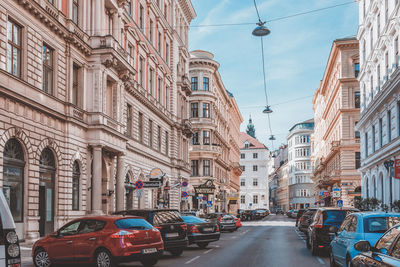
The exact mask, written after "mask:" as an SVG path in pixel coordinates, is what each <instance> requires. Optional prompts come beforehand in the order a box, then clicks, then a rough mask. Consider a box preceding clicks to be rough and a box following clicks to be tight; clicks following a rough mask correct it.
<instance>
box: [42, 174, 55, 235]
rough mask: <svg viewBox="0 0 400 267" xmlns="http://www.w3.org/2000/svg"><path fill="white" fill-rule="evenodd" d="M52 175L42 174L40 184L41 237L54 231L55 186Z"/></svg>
mask: <svg viewBox="0 0 400 267" xmlns="http://www.w3.org/2000/svg"><path fill="white" fill-rule="evenodd" d="M52 176H53V175H52V174H51V173H41V174H40V183H39V217H40V218H39V233H40V236H45V235H48V234H51V233H52V232H53V231H54V186H53V183H52V181H53V179H52Z"/></svg>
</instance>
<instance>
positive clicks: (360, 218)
mask: <svg viewBox="0 0 400 267" xmlns="http://www.w3.org/2000/svg"><path fill="white" fill-rule="evenodd" d="M398 223H400V213H384V212H358V213H352V214H350V215H348V216H347V217H346V218H345V219H344V221H343V223H342V225H341V226H340V228H339V229H338V230H337V229H333V228H332V232H336V233H335V235H336V236H335V238H334V239H333V240H332V242H331V251H330V265H331V266H350V262H351V260H352V259H353V258H354V257H355V256H357V255H358V253H360V252H359V251H357V250H355V249H354V244H355V243H357V242H358V241H360V240H367V241H369V243H370V244H375V242H376V241H378V239H379V238H380V237H381V236H382V235H383V234H384V233H385V232H386V231H387V230H388V229H389V228H391V227H393V226H394V225H396V224H398ZM336 230H337V231H336Z"/></svg>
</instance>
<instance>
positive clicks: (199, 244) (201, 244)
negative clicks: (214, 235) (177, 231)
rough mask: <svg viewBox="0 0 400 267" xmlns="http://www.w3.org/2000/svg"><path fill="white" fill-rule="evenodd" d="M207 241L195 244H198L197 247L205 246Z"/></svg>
mask: <svg viewBox="0 0 400 267" xmlns="http://www.w3.org/2000/svg"><path fill="white" fill-rule="evenodd" d="M208 244H209V243H208V242H200V243H197V246H199V248H206V247H207V246H208Z"/></svg>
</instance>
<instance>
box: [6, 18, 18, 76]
mask: <svg viewBox="0 0 400 267" xmlns="http://www.w3.org/2000/svg"><path fill="white" fill-rule="evenodd" d="M7 39H8V43H7V71H8V72H9V73H11V74H12V75H14V76H17V77H21V48H22V46H21V27H20V26H19V25H17V24H16V23H15V22H14V21H11V20H9V21H8V23H7Z"/></svg>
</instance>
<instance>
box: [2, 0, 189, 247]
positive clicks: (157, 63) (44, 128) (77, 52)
mask: <svg viewBox="0 0 400 267" xmlns="http://www.w3.org/2000/svg"><path fill="white" fill-rule="evenodd" d="M195 15H196V14H195V11H194V9H193V7H192V4H191V2H190V1H189V0H160V1H145V0H131V1H128V0H126V1H114V0H96V1H90V0H81V1H78V0H74V1H67V0H52V1H44V0H43V1H33V0H24V1H13V0H4V1H1V3H0V29H1V31H0V91H1V94H0V137H1V139H0V140H1V141H0V169H1V172H0V183H1V185H2V186H3V191H4V193H5V195H6V198H7V200H8V201H9V204H10V207H11V210H12V213H13V216H14V219H15V222H16V225H17V232H18V235H19V236H20V239H21V240H27V241H29V240H34V239H37V238H38V237H39V236H42V235H45V234H48V233H50V232H52V231H53V230H54V229H56V228H58V227H59V226H61V225H62V224H64V223H65V222H66V221H68V220H70V219H73V218H75V217H79V216H83V215H85V214H88V213H91V214H104V213H111V212H113V211H116V210H122V209H125V208H127V209H129V208H138V207H142V208H144V207H149V208H150V207H164V206H168V207H171V208H178V207H179V203H180V191H179V189H178V188H177V187H175V188H174V187H173V185H174V184H178V183H180V181H181V180H182V179H184V178H188V177H189V175H190V165H189V158H188V149H189V147H188V145H189V140H190V135H191V129H190V124H189V123H188V121H187V119H188V95H189V94H190V84H189V82H188V79H187V76H188V64H189V53H188V50H187V45H188V26H189V24H190V22H191V20H192V19H193V18H194V17H195ZM153 168H159V169H161V170H162V171H163V173H164V181H163V184H162V187H161V188H158V189H143V190H141V191H142V192H140V193H137V192H138V191H137V190H134V189H135V187H134V183H135V181H136V180H139V179H140V180H146V179H148V178H147V176H148V174H149V172H150V170H152V169H153ZM168 189H170V190H168ZM139 196H140V197H139Z"/></svg>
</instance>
